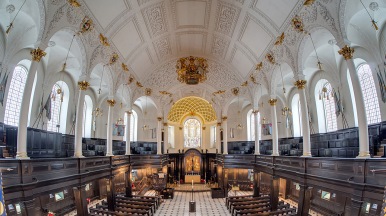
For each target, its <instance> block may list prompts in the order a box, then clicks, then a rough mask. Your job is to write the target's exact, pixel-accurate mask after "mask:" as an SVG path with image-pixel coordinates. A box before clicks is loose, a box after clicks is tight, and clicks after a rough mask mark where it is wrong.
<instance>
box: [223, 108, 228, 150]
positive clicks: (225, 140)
mask: <svg viewBox="0 0 386 216" xmlns="http://www.w3.org/2000/svg"><path fill="white" fill-rule="evenodd" d="M227 119H228V118H227V117H226V116H224V117H222V127H223V143H224V152H223V154H228V123H227Z"/></svg>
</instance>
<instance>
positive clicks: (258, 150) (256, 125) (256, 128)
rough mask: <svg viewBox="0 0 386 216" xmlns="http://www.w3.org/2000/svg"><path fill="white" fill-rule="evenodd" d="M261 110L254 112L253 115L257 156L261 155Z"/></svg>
mask: <svg viewBox="0 0 386 216" xmlns="http://www.w3.org/2000/svg"><path fill="white" fill-rule="evenodd" d="M258 113H259V110H254V111H253V115H254V117H255V155H259V154H260V137H259V119H258Z"/></svg>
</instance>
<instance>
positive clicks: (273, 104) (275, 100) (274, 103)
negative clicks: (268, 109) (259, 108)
mask: <svg viewBox="0 0 386 216" xmlns="http://www.w3.org/2000/svg"><path fill="white" fill-rule="evenodd" d="M276 102H277V99H274V98H271V99H269V100H268V103H269V104H270V105H271V106H276Z"/></svg>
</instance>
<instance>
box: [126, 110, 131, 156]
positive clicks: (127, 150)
mask: <svg viewBox="0 0 386 216" xmlns="http://www.w3.org/2000/svg"><path fill="white" fill-rule="evenodd" d="M131 114H132V112H131V111H126V115H125V118H126V126H125V134H126V137H125V141H126V153H125V155H131V151H130V120H131Z"/></svg>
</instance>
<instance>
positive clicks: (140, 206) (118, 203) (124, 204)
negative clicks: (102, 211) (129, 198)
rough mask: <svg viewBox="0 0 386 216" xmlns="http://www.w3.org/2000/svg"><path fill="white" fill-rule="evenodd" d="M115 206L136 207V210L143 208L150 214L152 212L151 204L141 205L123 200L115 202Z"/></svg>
mask: <svg viewBox="0 0 386 216" xmlns="http://www.w3.org/2000/svg"><path fill="white" fill-rule="evenodd" d="M116 207H117V208H124V209H138V210H145V211H148V212H150V214H151V215H153V214H154V211H153V208H152V206H143V205H135V204H127V203H123V202H119V201H117V202H116Z"/></svg>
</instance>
